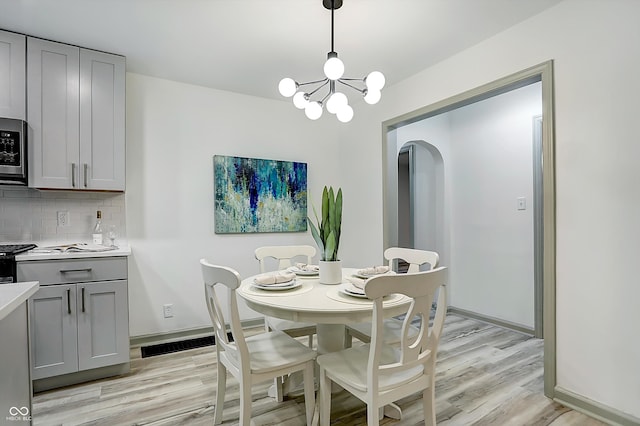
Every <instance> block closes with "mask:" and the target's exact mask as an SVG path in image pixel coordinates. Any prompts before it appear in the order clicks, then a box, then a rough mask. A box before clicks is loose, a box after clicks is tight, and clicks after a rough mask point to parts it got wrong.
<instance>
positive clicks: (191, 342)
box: [140, 333, 233, 358]
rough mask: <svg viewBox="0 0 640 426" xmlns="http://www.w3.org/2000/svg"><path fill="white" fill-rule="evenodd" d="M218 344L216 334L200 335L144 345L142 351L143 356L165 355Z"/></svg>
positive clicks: (230, 337) (229, 334) (230, 338)
mask: <svg viewBox="0 0 640 426" xmlns="http://www.w3.org/2000/svg"><path fill="white" fill-rule="evenodd" d="M227 336H228V338H229V341H233V337H232V336H231V333H227ZM215 344H216V339H215V336H206V337H198V338H196V339H188V340H181V341H179V342H169V343H160V344H158V345H151V346H142V347H141V348H140V353H141V355H142V358H148V357H150V356H156V355H164V354H169V353H173V352H181V351H187V350H189V349H195V348H202V347H204V346H213V345H215Z"/></svg>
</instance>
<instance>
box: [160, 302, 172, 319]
mask: <svg viewBox="0 0 640 426" xmlns="http://www.w3.org/2000/svg"><path fill="white" fill-rule="evenodd" d="M162 311H163V312H164V317H165V318H173V304H171V303H168V304H166V305H164V306H162Z"/></svg>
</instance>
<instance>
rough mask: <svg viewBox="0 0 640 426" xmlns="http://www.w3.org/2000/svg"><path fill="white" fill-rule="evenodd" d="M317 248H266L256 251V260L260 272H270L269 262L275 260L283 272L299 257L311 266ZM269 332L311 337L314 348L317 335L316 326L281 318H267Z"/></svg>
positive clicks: (266, 325) (266, 323)
mask: <svg viewBox="0 0 640 426" xmlns="http://www.w3.org/2000/svg"><path fill="white" fill-rule="evenodd" d="M315 255H316V248H315V247H313V246H307V245H299V246H264V247H258V248H257V249H256V250H255V256H256V259H258V262H259V264H260V272H261V273H265V272H268V270H269V268H268V265H267V261H268V260H269V259H275V260H276V261H277V262H278V266H277V269H278V270H283V269H287V268H289V267H291V266H293V263H292V259H294V258H296V257H299V258H301V259H304V260H305V261H306V263H307V264H311V262H312V261H313V256H315ZM265 327H267V330H280V331H284V332H285V333H287V334H288V335H289V336H291V337H301V336H309V347H312V346H313V335H314V334H315V333H316V326H315V324H307V323H300V322H295V321H287V320H282V319H279V318H273V317H265Z"/></svg>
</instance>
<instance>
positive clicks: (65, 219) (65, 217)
mask: <svg viewBox="0 0 640 426" xmlns="http://www.w3.org/2000/svg"><path fill="white" fill-rule="evenodd" d="M70 225H71V223H70V220H69V212H68V211H66V210H65V211H60V212H58V227H60V228H66V227H67V226H70Z"/></svg>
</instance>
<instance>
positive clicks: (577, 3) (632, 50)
mask: <svg viewBox="0 0 640 426" xmlns="http://www.w3.org/2000/svg"><path fill="white" fill-rule="evenodd" d="M638 16H640V2H638V1H635V0H610V1H602V0H566V1H564V2H562V3H560V4H559V5H558V6H556V7H554V8H551V9H549V10H547V11H545V12H543V13H541V14H539V15H537V16H535V17H533V18H531V19H529V20H527V21H524V22H523V23H521V24H519V25H516V26H514V27H512V28H511V29H509V30H507V31H505V32H503V33H501V34H499V35H497V36H495V37H493V38H491V39H488V40H486V41H485V42H482V43H480V44H478V45H476V46H474V47H472V48H470V49H468V50H466V51H464V52H462V53H460V54H458V55H456V56H454V57H451V58H449V59H447V60H445V61H442V62H441V63H439V64H437V65H435V66H433V67H431V68H428V69H426V70H424V71H423V72H421V73H419V74H417V75H415V76H413V77H411V78H409V79H407V80H404V81H403V82H401V83H399V84H396V85H395V86H393V87H388V88H386V89H384V90H383V97H382V100H381V102H380V103H379V104H378V105H375V106H374V107H369V106H367V105H363V106H360V105H356V108H354V109H355V110H356V116H355V117H354V120H353V121H352V123H351V126H350V127H349V128H347V129H346V130H345V134H344V136H343V143H342V144H341V145H340V149H341V158H342V159H343V162H344V167H345V168H346V167H347V166H348V167H349V168H350V169H353V168H354V167H355V166H354V165H353V164H352V163H351V161H350V159H351V158H354V156H358V155H360V156H364V157H365V158H366V161H363V162H362V163H361V166H360V167H358V168H357V170H358V173H357V174H356V176H355V177H350V178H349V179H346V178H345V182H344V185H343V186H344V190H345V191H346V192H347V193H349V194H351V193H354V194H357V195H355V196H354V198H355V200H354V202H355V203H357V204H356V205H357V206H358V209H357V211H355V212H354V211H351V210H348V216H349V217H348V218H347V219H348V222H349V223H348V224H347V225H346V226H348V229H349V234H347V235H346V238H347V240H348V241H345V243H344V244H343V249H344V250H345V256H347V257H351V258H354V259H371V258H374V257H380V252H381V250H382V211H381V208H380V206H382V185H381V182H382V176H381V173H382V167H380V165H381V164H382V146H381V144H382V135H381V126H380V123H381V122H382V121H384V120H387V119H391V118H393V117H397V116H399V115H401V114H404V113H407V112H409V111H413V110H416V109H418V108H420V107H423V106H426V105H431V104H433V103H435V102H437V101H439V100H442V99H446V98H449V97H451V96H454V95H457V94H460V93H462V92H464V91H466V90H469V89H472V88H475V87H478V86H481V85H483V84H486V83H489V82H491V81H494V80H496V79H499V78H501V77H504V76H506V75H509V74H512V73H514V72H517V71H520V70H523V69H526V68H529V67H531V66H534V65H537V64H540V63H542V62H544V61H547V60H550V59H553V60H554V84H555V96H554V103H555V120H556V121H555V136H556V152H555V154H556V164H555V169H556V226H557V233H556V237H557V240H556V250H557V252H556V268H557V270H556V286H557V288H556V297H557V312H556V315H557V319H556V321H557V383H558V386H559V387H561V388H563V389H567V390H569V391H571V392H574V393H576V394H578V395H580V396H583V397H585V398H588V399H590V400H593V401H596V402H598V403H601V404H604V405H606V406H608V407H611V408H613V409H616V410H619V411H621V412H623V413H627V414H630V415H633V416H635V417H636V418H640V405H638V404H637V402H638V401H640V385H639V383H640V382H639V381H638V377H640V366H639V365H638V359H640V340H639V339H636V338H635V336H636V335H637V331H638V330H637V327H638V324H640V311H639V310H638V309H637V307H638V300H640V285H638V279H637V272H636V270H635V265H636V264H637V259H638V258H640V245H638V237H639V236H640V221H639V220H638V218H639V217H640V199H639V198H638V197H637V196H636V195H635V194H637V183H638V182H640V168H638V167H637V159H638V158H640V144H638V143H637V124H636V123H637V117H638V112H639V108H638V102H637V96H636V94H637V93H640V80H639V79H638V78H637V76H638V75H640V26H638V25H637V17H638ZM383 71H384V70H383ZM363 152H367V153H366V154H362V153H363ZM363 211H365V212H367V214H366V215H362V213H361V212H363ZM357 217H359V220H356V218H357ZM356 236H358V237H360V236H365V237H364V238H363V239H362V240H363V241H361V242H362V243H360V244H358V240H356V239H354V238H355V237H356Z"/></svg>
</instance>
